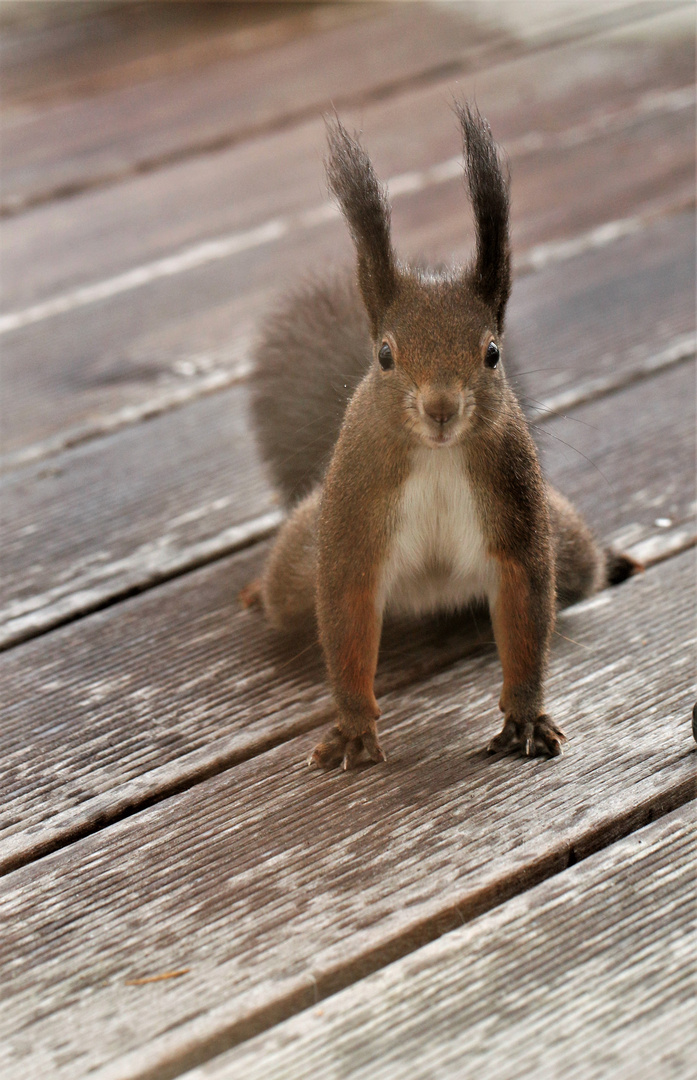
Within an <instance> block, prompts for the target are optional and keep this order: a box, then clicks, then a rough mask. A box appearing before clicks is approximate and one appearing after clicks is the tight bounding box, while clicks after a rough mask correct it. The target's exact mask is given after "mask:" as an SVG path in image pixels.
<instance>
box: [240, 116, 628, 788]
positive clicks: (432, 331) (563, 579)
mask: <svg viewBox="0 0 697 1080" xmlns="http://www.w3.org/2000/svg"><path fill="white" fill-rule="evenodd" d="M456 111H457V114H458V117H459V119H460V123H461V127H462V133H463V141H464V149H465V163H466V173H467V182H468V186H469V192H470V197H471V200H472V204H473V208H474V212H475V223H476V236H477V244H476V252H475V258H474V261H473V264H472V266H471V267H469V268H466V269H464V270H459V269H458V270H451V271H443V270H439V271H438V272H428V271H426V270H424V269H422V268H419V267H408V266H404V265H401V264H400V263H398V261H397V259H396V257H395V255H394V252H393V249H392V244H391V238H390V221H389V205H388V203H387V198H386V194H385V192H384V190H383V188H382V187H381V185H380V183H379V181H378V179H377V177H376V176H375V173H374V171H373V168H372V165H371V164H370V161H369V159H368V157H367V155H366V154H365V152H364V151H363V149H362V148H361V147H360V146H359V144H358V143H357V142H356V141H355V140H353V139H351V137H350V136H349V135H348V133H347V132H346V131H345V130H344V128H343V127H342V126H341V124H340V123H339V122H338V121H336V122H334V123H332V124H331V125H330V126H329V159H328V163H327V173H328V178H329V183H330V188H331V190H332V192H333V193H334V195H335V197H336V198H337V199H338V201H339V203H340V205H341V208H342V210H343V212H344V215H345V217H346V220H347V223H348V225H349V228H350V231H351V235H352V237H353V240H354V243H355V246H356V252H357V263H358V266H357V276H356V278H355V279H354V280H353V281H351V280H350V279H348V278H346V277H343V278H341V277H339V278H335V279H332V280H330V281H329V282H327V283H315V284H314V285H312V286H309V287H306V289H305V290H304V291H303V292H301V293H300V294H298V296H297V297H296V298H294V299H293V300H292V301H291V302H290V303H289V304H288V305H287V306H286V307H285V308H284V309H282V310H281V311H280V312H279V313H278V314H277V315H276V317H275V318H274V319H273V320H272V321H271V323H270V325H269V327H268V328H267V332H266V337H265V340H264V341H263V342H262V345H261V347H260V349H259V351H258V354H257V365H256V374H255V379H254V399H253V411H254V416H255V421H256V425H257V429H258V431H259V436H260V443H261V446H262V451H263V453H264V455H265V456H266V458H267V460H268V461H269V462H270V463H271V466H272V469H273V471H274V474H275V477H276V479H277V481H278V483H279V485H280V486H281V489H282V491H283V493H284V495H285V497H286V499H287V501H288V502H289V503H290V504H292V503H293V502H294V501H295V500H296V499H297V498H298V497H299V496H303V495H304V497H303V498H301V501H300V502H298V503H297V505H296V506H295V509H294V510H293V512H292V513H291V515H290V517H289V518H288V520H287V522H286V523H285V525H284V526H283V528H282V529H281V532H280V534H279V537H278V540H277V542H276V545H275V547H274V551H273V553H272V555H271V558H270V560H269V563H268V566H267V568H266V570H265V572H264V576H263V578H262V582H261V586H260V588H258V589H256V590H252V592H251V593H250V596H252V597H253V598H256V597H257V596H259V595H260V596H261V600H262V603H263V606H264V609H265V611H266V613H267V615H268V617H269V619H270V620H271V622H272V623H273V624H274V625H275V626H277V627H279V628H293V627H294V626H298V625H300V624H305V623H307V622H308V621H310V620H311V619H312V616H313V613H314V614H315V615H316V619H317V626H318V629H319V636H320V640H321V643H322V647H323V650H324V654H325V658H326V662H327V670H328V674H329V678H330V681H331V684H332V688H333V692H334V700H335V703H336V706H337V713H338V717H337V723H336V725H335V726H334V727H333V728H332V729H331V731H330V732H329V733H328V734H327V736H326V737H325V738H324V739H323V741H322V742H321V743H320V744H319V745H318V746H317V748H316V749H315V751H314V753H313V755H312V757H311V762H312V763H315V764H319V765H323V766H331V765H336V764H339V763H340V762H343V765H344V767H345V768H348V767H351V766H352V765H354V764H355V763H356V762H357V761H358V760H359V758H360V757H361V755H367V756H368V757H369V758H370V759H372V760H381V759H382V758H383V757H384V755H383V753H382V750H381V747H380V745H379V742H378V738H377V728H376V720H377V718H378V716H379V714H380V713H379V708H378V705H377V702H376V700H375V696H374V692H373V682H374V676H375V669H376V665H377V658H378V649H379V642H380V633H381V628H382V619H383V611H384V608H385V604H386V603H388V602H389V595H388V594H390V589H392V590H393V591H394V590H395V589H398V588H401V587H402V585H400V584H399V583H400V582H401V581H402V580H403V579H404V574H405V573H406V574H408V573H410V572H411V571H410V570H408V569H407V570H405V569H404V566H407V567H408V566H409V565H410V564H409V562H408V560H409V559H410V558H411V557H412V555H413V552H416V553H417V555H414V556H413V557H415V558H416V557H417V556H418V558H422V564H420V565H419V567H418V568H417V571H414V573H416V574H417V578H416V579H414V580H417V581H421V579H423V581H424V582H425V586H424V588H426V586H429V587H430V586H432V587H433V588H435V587H436V577H437V575H440V576H441V578H442V577H443V575H444V576H445V579H446V581H449V580H450V579H449V578H448V575H449V574H450V575H455V577H453V578H452V580H456V577H457V575H456V572H455V568H454V564H452V565H451V563H452V559H457V558H460V554H461V552H460V549H459V548H458V549H457V550H456V551H455V554H453V553H452V551H451V547H452V543H453V540H452V529H453V528H454V527H455V526H453V524H452V522H451V521H450V519H448V518H447V504H449V503H450V502H451V499H450V498H448V499H446V511H443V513H444V514H445V515H446V516H445V518H444V523H443V524H441V523H440V522H439V520H431V519H430V518H429V520H428V521H426V522H424V525H425V526H426V533H425V535H426V537H427V539H426V540H423V538H422V536H421V532H420V531H419V529H418V528H417V526H418V525H419V521H418V520H417V521H416V523H415V522H414V518H413V512H412V511H411V510H410V509H409V507H410V506H411V504H410V503H408V501H407V502H405V500H407V499H408V498H413V499H416V500H417V504H418V505H421V504H420V503H418V499H419V498H424V497H425V498H428V491H429V484H430V483H431V481H430V479H429V478H428V477H430V476H431V475H433V476H434V477H436V480H435V483H436V486H437V485H438V484H439V483H440V481H439V480H438V479H437V477H438V476H439V475H440V473H439V472H438V470H439V469H441V466H442V469H444V470H446V471H447V469H450V472H449V473H447V476H448V477H450V476H452V477H454V478H455V479H454V480H453V481H452V482H453V483H455V484H457V485H458V489H457V491H455V490H453V491H452V497H453V498H454V499H455V504H456V505H457V506H458V507H459V508H460V509H458V513H461V514H462V515H464V516H463V517H462V522H463V525H462V528H464V529H465V530H469V531H468V532H467V535H468V537H469V538H470V539H469V541H468V544H469V546H468V547H467V549H466V556H467V558H469V559H471V565H470V563H465V564H463V566H465V569H466V570H467V573H470V575H471V576H472V577H471V580H472V582H473V584H472V586H471V589H474V590H475V592H477V594H478V595H479V594H480V593H481V592H485V593H486V595H487V596H488V598H489V602H490V609H491V614H492V622H493V626H494V632H495V636H496V641H497V644H498V647H499V653H500V656H501V662H502V667H503V675H504V685H503V692H502V695H501V702H500V705H501V709H502V711H503V712H504V714H505V723H504V728H503V730H502V732H501V734H500V735H499V736H497V738H496V739H494V740H492V742H491V743H490V748H491V749H494V750H498V749H504V748H507V747H509V746H512V745H514V744H519V745H521V746H522V748H523V750H524V752H525V753H526V754H534V753H535V752H536V751H537V750H543V751H546V752H547V753H550V754H553V755H554V754H557V753H559V752H560V749H561V743H562V742H563V741H564V735H563V733H562V732H561V731H560V730H559V729H558V728H557V727H555V725H554V724H553V722H552V721H551V720H550V719H549V717H548V716H546V714H544V712H543V711H542V710H543V707H544V676H545V671H546V666H547V658H548V650H549V640H550V637H551V633H552V629H553V625H554V618H555V609H556V606H557V604H558V603H571V602H573V601H574V600H577V599H580V598H581V597H583V596H587V595H589V594H590V593H591V592H593V591H594V590H595V589H596V588H598V587H600V586H601V585H603V584H605V583H606V582H607V581H608V579H609V577H610V575H611V574H614V575H615V577H616V578H617V579H619V577H620V576H621V574H622V573H624V571H625V570H626V569H627V567H630V572H631V566H632V564H631V560H627V559H626V557H621V556H613V559H614V561H613V560H612V559H609V557H608V556H607V555H606V553H604V552H603V551H601V550H600V549H599V548H598V546H597V545H596V543H595V541H594V539H593V537H592V534H591V533H590V531H589V530H588V528H587V526H586V525H585V523H584V522H583V521H582V519H581V518H580V516H579V515H578V513H577V512H576V511H575V510H574V509H573V507H572V506H571V505H570V504H569V503H568V502H567V501H566V500H565V499H564V498H563V497H562V496H561V495H559V494H558V493H557V492H556V491H554V489H552V488H549V487H547V486H546V485H545V483H544V480H543V478H542V475H541V472H540V468H539V464H538V460H537V454H536V451H535V447H534V443H533V441H532V438H531V436H530V433H529V431H528V427H527V424H526V421H525V419H524V417H523V414H522V412H521V410H520V407H519V405H518V402H517V400H516V398H515V395H514V394H513V392H512V390H511V388H510V386H509V385H508V383H507V381H506V377H505V374H504V370H503V364H502V363H499V364H498V365H497V366H494V367H491V366H490V365H488V364H487V357H488V356H489V353H488V352H487V350H488V349H489V348H490V346H491V343H493V344H494V345H496V346H497V347H498V349H499V350H500V352H501V353H503V342H502V329H503V322H504V317H505V307H506V301H507V299H508V295H509V292H510V279H511V271H510V250H509V239H508V178H507V175H506V174H505V173H504V170H503V169H502V167H501V165H500V162H499V157H498V153H497V150H496V147H495V144H494V142H493V140H492V138H491V133H490V131H489V128H488V125H487V124H486V122H485V121H483V120H482V118H481V117H479V115H478V114H477V113H476V112H474V111H473V110H472V109H470V108H469V107H468V106H457V107H456ZM361 302H362V303H361ZM385 348H387V350H388V356H387V359H385V362H384V364H381V363H380V358H381V356H382V354H383V353H384V350H385ZM381 350H382V352H381ZM383 359H384V358H383ZM390 360H391V361H392V363H390ZM356 387H357V388H356ZM354 390H355V392H354ZM424 448H427V449H426V450H425V449H424ZM432 455H435V457H434V456H432ZM438 455H442V456H440V457H439V456H438ZM419 469H422V470H423V469H426V470H427V471H428V470H431V471H430V472H429V473H428V477H427V479H426V480H422V479H421V475H422V474H421V473H419V472H418V470H419ZM433 469H436V472H435V473H433ZM415 470H416V471H415ZM443 475H446V473H443ZM412 477H415V478H416V479H415V480H414V483H415V484H416V487H415V488H413V493H412V494H408V493H409V492H412V488H409V487H408V484H409V483H411V478H412ZM447 482H448V483H450V482H451V481H450V479H449V480H448V481H447ZM419 484H421V487H419ZM424 491H426V493H427V494H426V496H424V495H423V492H424ZM458 499H459V502H458ZM468 500H470V501H468ZM429 505H430V504H429ZM434 505H436V504H434ZM438 505H440V504H438ZM431 512H432V511H429V513H431ZM439 513H440V511H439ZM410 514H411V515H412V516H411V517H410ZM459 520H460V519H459V518H458V519H453V521H456V524H457V522H459ZM405 523H406V524H405ZM457 527H458V528H459V525H458V526H457ZM405 529H406V530H407V531H406V533H405V532H404V530H405ZM441 529H443V530H445V532H444V533H443V532H441V531H439V530H441ZM448 529H450V530H451V531H450V532H448ZM400 530H401V531H400ZM410 530H411V531H410ZM414 530H416V531H414ZM429 530H431V531H430V532H429ZM431 533H432V535H433V537H435V539H433V540H432V542H433V543H434V544H435V545H436V548H437V549H438V550H434V552H430V549H429V552H430V553H426V554H424V555H423V557H422V556H421V555H419V554H418V553H419V552H421V547H420V546H419V545H423V544H426V547H428V544H429V543H431V540H430V539H428V538H429V537H431ZM457 535H458V536H459V535H461V534H460V533H458V534H457ZM463 535H464V534H463ZM458 542H459V541H458ZM463 543H464V541H463ZM400 545H402V546H401V547H400ZM410 545H411V546H410ZM414 545H416V546H414ZM438 545H440V546H441V548H442V550H440V548H438ZM448 545H451V546H450V547H449V546H448ZM456 546H457V544H456ZM425 550H426V549H425V548H424V551H425ZM463 557H464V556H463ZM400 559H401V560H402V562H400ZM449 559H450V563H449V562H448V560H449ZM395 560H396V561H395ZM404 560H406V563H404ZM622 560H624V562H622ZM403 563H404V565H403ZM458 565H459V564H458ZM467 568H469V569H467ZM465 569H461V570H460V571H458V573H459V574H460V578H458V579H457V580H461V579H462V580H464V579H463V578H462V575H463V574H465ZM390 574H392V578H391V577H390ZM400 575H402V577H400ZM419 575H420V576H419ZM429 575H430V577H429ZM625 576H626V575H625ZM393 579H394V580H393ZM409 580H411V579H409ZM438 580H439V581H440V578H438ZM467 580H468V581H469V579H467ZM395 582H397V584H395ZM419 587H421V586H419ZM448 587H449V586H448ZM453 588H455V586H453ZM462 588H463V589H465V588H470V586H469V585H468V586H464V585H463V586H462ZM424 595H426V594H425V593H424ZM429 595H430V593H429ZM445 595H446V597H449V596H450V594H449V593H447V590H446V594H445ZM250 596H247V600H249V599H250ZM453 596H454V597H455V599H454V600H452V601H451V600H450V599H448V600H447V602H448V603H450V602H453V603H454V602H456V601H457V595H456V594H455V593H453Z"/></svg>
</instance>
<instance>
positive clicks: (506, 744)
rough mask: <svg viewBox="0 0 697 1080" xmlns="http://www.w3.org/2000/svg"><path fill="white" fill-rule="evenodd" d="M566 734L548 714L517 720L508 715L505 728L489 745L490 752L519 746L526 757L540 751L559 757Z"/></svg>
mask: <svg viewBox="0 0 697 1080" xmlns="http://www.w3.org/2000/svg"><path fill="white" fill-rule="evenodd" d="M565 742H566V735H565V734H564V732H563V731H562V730H561V728H559V727H557V725H556V724H555V723H554V721H553V720H552V719H551V718H550V717H549V716H546V715H544V714H543V715H542V716H538V717H537V719H536V720H516V718H515V717H514V716H507V717H506V721H505V723H504V725H503V728H502V729H501V731H500V732H499V734H498V735H495V736H494V738H493V739H492V740H491V742H490V743H489V745H488V746H487V750H488V751H489V753H490V754H495V753H497V752H498V751H499V750H509V749H511V748H512V747H515V746H519V747H520V748H521V749H522V751H523V753H524V754H525V756H526V757H535V756H536V754H537V753H538V751H541V752H542V753H546V754H548V755H549V756H550V757H559V755H560V754H561V752H562V743H565Z"/></svg>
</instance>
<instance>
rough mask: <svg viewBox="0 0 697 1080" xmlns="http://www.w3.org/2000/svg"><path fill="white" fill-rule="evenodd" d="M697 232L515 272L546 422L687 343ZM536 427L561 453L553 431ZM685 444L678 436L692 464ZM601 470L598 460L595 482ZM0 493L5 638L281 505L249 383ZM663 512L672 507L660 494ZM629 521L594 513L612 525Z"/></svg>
mask: <svg viewBox="0 0 697 1080" xmlns="http://www.w3.org/2000/svg"><path fill="white" fill-rule="evenodd" d="M693 238H694V218H693V215H690V214H685V215H677V216H676V217H674V218H669V219H667V220H664V221H660V222H658V223H656V224H655V225H654V226H652V227H651V228H649V229H647V230H646V231H644V232H641V233H639V234H637V235H633V236H629V237H626V238H625V239H623V240H620V241H617V243H616V244H615V245H613V246H611V247H610V248H606V249H603V250H591V251H589V252H587V253H586V254H584V255H580V256H578V257H577V258H575V259H572V260H569V261H567V262H565V263H564V264H562V265H560V266H554V267H550V268H547V269H546V270H543V271H540V272H539V273H536V274H531V275H529V276H526V277H523V278H521V280H520V281H519V282H518V283H517V284H516V287H515V289H514V291H513V298H512V301H511V308H510V315H509V320H508V326H509V329H508V340H509V344H510V350H511V353H512V365H513V370H514V371H515V370H516V369H517V371H518V372H526V371H527V370H530V374H529V375H525V376H523V377H521V378H516V381H515V384H514V385H515V386H516V387H517V388H518V389H519V390H520V391H521V393H522V394H523V395H524V397H525V402H526V405H527V406H528V411H529V413H530V414H531V415H536V414H537V416H538V417H539V418H540V423H541V426H542V427H546V424H545V423H544V422H543V418H544V417H545V416H546V415H547V413H546V412H545V408H550V407H551V408H554V407H555V405H561V407H562V410H563V411H564V410H567V409H568V408H570V407H572V405H573V401H574V395H576V400H583V399H584V398H585V397H587V396H589V395H591V396H592V395H593V393H594V392H595V391H596V390H597V389H598V387H600V389H604V390H605V391H606V390H607V389H608V387H612V386H615V387H617V386H619V385H621V384H622V383H623V382H626V383H629V382H631V381H632V380H633V379H636V378H638V377H641V376H642V374H646V373H647V371H650V370H651V367H652V366H653V365H656V364H658V363H661V362H663V361H665V362H666V363H669V362H671V359H672V357H673V356H674V355H675V356H680V355H683V356H684V355H685V354H686V352H687V353H689V349H690V348H694V345H692V346H690V344H689V336H690V332H691V331H692V332H694V292H695V259H694V239H693ZM681 342H683V345H682V346H681ZM676 343H677V346H678V347H677V349H676ZM681 348H682V350H683V351H682V352H681ZM671 349H672V350H673V352H671ZM661 357H663V361H661ZM507 365H508V368H509V372H510V370H511V364H508V361H507ZM540 402H542V405H540V404H539V403H540ZM677 415H682V413H681V411H680V409H678V413H677ZM591 422H592V421H591ZM603 422H604V423H605V422H607V423H608V424H609V425H611V424H612V422H611V421H610V420H607V421H606V420H604V421H603ZM552 430H554V432H555V434H556V436H557V437H558V438H561V439H564V440H566V441H567V442H570V443H572V444H574V445H576V444H577V443H576V435H577V433H579V434H581V435H583V433H585V432H587V431H589V430H590V431H592V429H587V428H584V427H583V424H579V423H578V422H572V423H570V424H568V425H562V426H561V427H560V426H559V425H557V426H556V427H554V425H553V428H552ZM593 434H594V433H593ZM688 437H689V420H687V421H686V426H685V427H684V430H683V436H682V438H683V439H686V438H688ZM541 440H542V442H547V443H549V444H551V445H552V446H554V447H556V448H557V449H562V450H564V452H566V448H565V447H563V446H562V444H559V443H557V442H556V441H555V440H554V439H553V438H551V437H550V436H546V435H545V436H541ZM578 445H579V449H580V450H581V452H582V453H585V454H587V455H588V456H590V457H593V456H594V455H593V453H592V447H591V448H590V450H591V452H590V453H589V447H588V446H587V444H586V442H584V441H583V440H582V442H581V443H579V444H578ZM648 445H649V446H650V447H651V448H652V450H651V452H653V446H654V443H653V441H652V440H651V439H648ZM678 445H682V444H681V443H680V440H679V439H678ZM689 453H690V451H689V449H688V448H687V446H686V445H685V446H684V447H683V450H682V455H683V457H684V460H685V461H686V462H687V463H688V465H687V467H688V468H689ZM574 460H575V461H576V463H580V462H581V460H582V459H581V458H580V457H579V456H578V455H577V456H576V457H575V459H574ZM681 460H682V458H681ZM173 462H176V468H173V467H172V463H173ZM680 476H681V477H682V479H683V481H684V480H685V479H686V478H685V477H684V476H683V474H682V473H681V474H680ZM569 481H570V478H569V477H567V476H564V478H563V482H564V484H565V485H566V484H568V483H569ZM598 483H602V484H604V480H603V478H602V477H601V476H600V475H599V474H598V473H593V474H592V475H591V479H590V489H591V491H592V490H593V489H594V485H597V484H598ZM572 486H573V485H572ZM688 486H689V485H688ZM685 490H687V488H686V489H685ZM0 492H1V493H2V495H1V497H2V500H3V511H4V515H3V560H2V569H1V571H0V574H1V576H0V582H1V585H2V592H3V596H4V602H3V605H2V611H0V625H2V627H3V629H2V631H0V634H1V635H2V636H0V641H1V642H2V643H4V644H7V643H9V642H10V641H13V640H17V639H18V637H21V636H23V635H25V634H30V633H36V632H37V631H40V630H42V629H46V628H47V627H49V626H51V625H56V624H57V623H59V622H61V621H64V620H65V619H66V618H70V617H73V616H75V615H77V614H80V613H83V614H84V613H85V612H86V611H90V610H94V609H95V608H97V607H99V606H100V605H102V604H104V603H106V602H108V601H109V600H111V599H113V598H114V597H115V596H123V595H124V594H127V593H128V592H129V591H132V590H136V589H139V588H144V587H146V586H148V585H150V584H152V583H153V582H154V581H157V580H160V579H162V578H166V577H170V576H172V575H174V574H176V573H180V572H182V571H183V570H185V569H191V568H192V567H193V566H196V565H199V564H200V563H201V562H203V561H206V560H207V559H210V558H213V557H215V556H216V555H218V556H219V555H221V554H224V553H225V552H229V551H231V550H233V549H234V548H235V547H236V546H241V545H242V544H243V543H244V542H248V541H249V540H252V539H255V538H259V537H260V536H263V535H264V534H265V533H266V532H267V531H268V528H269V521H270V520H273V519H272V518H271V519H270V518H269V515H274V514H275V513H276V512H277V506H276V503H275V502H274V497H273V494H272V492H271V491H270V489H269V488H268V486H267V485H266V483H265V479H264V474H263V472H262V470H261V468H260V465H259V462H258V458H257V456H256V452H255V451H254V449H253V438H252V435H251V432H250V430H249V427H248V421H247V391H246V389H245V387H244V386H241V385H240V386H235V387H233V388H231V389H230V390H228V391H225V392H223V393H220V394H218V395H215V396H213V397H210V398H207V399H204V400H202V401H199V402H196V403H192V404H190V405H189V406H188V407H187V408H186V409H184V410H182V411H180V412H175V413H171V412H169V413H165V414H164V415H162V416H160V417H158V418H156V419H154V420H152V421H151V422H150V423H149V424H146V425H136V426H134V427H131V428H126V429H125V430H123V431H121V432H119V433H117V434H115V435H113V436H110V437H108V438H104V439H100V440H97V441H93V442H88V443H85V444H83V445H80V446H78V447H76V448H74V449H72V450H70V451H67V452H64V453H62V454H59V455H58V456H56V457H54V458H53V459H52V460H51V461H50V462H48V463H45V462H41V463H38V464H37V465H35V466H31V467H27V468H24V469H21V470H19V471H17V472H15V473H13V474H12V475H9V476H6V477H4V478H3V479H2V480H1V481H0ZM593 502H594V499H593V498H591V499H590V503H591V505H592V504H593ZM619 505H620V506H624V507H625V508H626V504H624V503H622V501H621V500H620V502H619ZM621 512H622V511H618V513H621ZM659 516H661V514H659V513H658V511H657V512H656V513H655V514H654V517H659ZM662 516H663V517H666V516H671V517H673V510H670V512H669V511H668V508H667V507H665V506H664V508H663V511H662ZM258 518H261V520H260V521H258V520H257V519H258ZM652 520H653V519H651V520H650V521H644V522H643V526H650V525H651V522H652ZM622 523H623V522H622V518H621V516H620V517H619V518H617V520H616V521H615V520H614V519H613V524H612V525H610V523H609V520H606V521H603V520H601V519H599V520H598V524H599V526H601V527H602V528H603V529H604V530H605V531H606V532H607V531H608V530H609V529H614V528H616V527H619V525H620V524H622ZM624 524H626V522H624ZM240 530H241V531H240ZM640 538H641V537H640V536H639V535H634V536H632V542H634V541H636V540H638V539H640ZM28 541H30V543H28Z"/></svg>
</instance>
